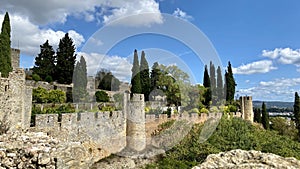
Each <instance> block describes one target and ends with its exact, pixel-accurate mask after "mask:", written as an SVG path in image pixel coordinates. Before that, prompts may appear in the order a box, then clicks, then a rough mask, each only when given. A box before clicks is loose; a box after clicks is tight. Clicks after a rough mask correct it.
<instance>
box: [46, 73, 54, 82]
mask: <svg viewBox="0 0 300 169" xmlns="http://www.w3.org/2000/svg"><path fill="white" fill-rule="evenodd" d="M45 81H46V82H48V83H51V82H53V79H52V76H50V75H47V76H46V78H45Z"/></svg>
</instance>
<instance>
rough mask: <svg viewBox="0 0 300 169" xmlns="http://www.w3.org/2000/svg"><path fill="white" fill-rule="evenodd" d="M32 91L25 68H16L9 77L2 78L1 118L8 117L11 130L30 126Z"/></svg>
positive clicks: (0, 89) (0, 82) (0, 90)
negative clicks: (26, 83)
mask: <svg viewBox="0 0 300 169" xmlns="http://www.w3.org/2000/svg"><path fill="white" fill-rule="evenodd" d="M31 92H32V91H31V89H30V88H28V87H27V86H26V85H25V72H24V70H23V69H19V68H17V69H14V70H13V71H12V72H10V73H9V76H8V78H1V79H0V119H3V118H4V117H6V121H8V122H9V123H10V124H11V125H10V129H11V130H17V129H27V128H29V126H30V116H31V99H32V97H31Z"/></svg>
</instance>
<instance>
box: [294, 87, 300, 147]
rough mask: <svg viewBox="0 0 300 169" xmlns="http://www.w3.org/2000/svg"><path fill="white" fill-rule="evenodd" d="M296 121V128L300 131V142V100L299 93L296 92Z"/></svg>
mask: <svg viewBox="0 0 300 169" xmlns="http://www.w3.org/2000/svg"><path fill="white" fill-rule="evenodd" d="M294 120H295V123H296V128H297V130H298V140H299V141H300V99H299V95H298V92H295V101H294Z"/></svg>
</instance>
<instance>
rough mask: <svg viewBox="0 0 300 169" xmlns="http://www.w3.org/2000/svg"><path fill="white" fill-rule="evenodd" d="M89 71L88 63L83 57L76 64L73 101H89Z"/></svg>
mask: <svg viewBox="0 0 300 169" xmlns="http://www.w3.org/2000/svg"><path fill="white" fill-rule="evenodd" d="M87 96H88V94H87V69H86V61H85V59H84V57H83V56H81V57H80V61H79V62H77V63H76V66H75V69H74V73H73V101H74V102H86V101H88V100H87V99H88V98H87Z"/></svg>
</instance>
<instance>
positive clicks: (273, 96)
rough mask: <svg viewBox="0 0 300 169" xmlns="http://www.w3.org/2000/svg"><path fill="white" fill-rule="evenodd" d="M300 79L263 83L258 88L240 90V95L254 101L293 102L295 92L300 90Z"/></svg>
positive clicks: (282, 79)
mask: <svg viewBox="0 0 300 169" xmlns="http://www.w3.org/2000/svg"><path fill="white" fill-rule="evenodd" d="M299 87H300V78H281V79H274V80H271V81H261V82H259V83H258V85H257V86H254V87H251V88H247V89H239V90H238V93H239V95H251V96H253V99H254V100H281V101H292V100H293V97H294V93H295V91H297V90H299Z"/></svg>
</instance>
